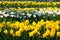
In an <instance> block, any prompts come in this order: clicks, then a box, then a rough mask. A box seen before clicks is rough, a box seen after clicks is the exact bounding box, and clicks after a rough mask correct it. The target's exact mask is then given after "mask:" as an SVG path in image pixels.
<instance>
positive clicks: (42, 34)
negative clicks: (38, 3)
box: [0, 19, 60, 40]
mask: <svg viewBox="0 0 60 40" xmlns="http://www.w3.org/2000/svg"><path fill="white" fill-rule="evenodd" d="M29 21H30V20H25V21H24V22H19V21H15V22H1V23H0V39H2V40H8V39H9V40H24V39H25V40H40V39H41V40H43V39H44V40H52V39H53V40H55V39H56V40H59V39H60V21H59V20H57V21H53V20H51V21H48V20H46V21H44V20H43V19H42V20H40V21H39V22H37V23H36V22H34V21H33V22H32V23H30V22H29Z"/></svg>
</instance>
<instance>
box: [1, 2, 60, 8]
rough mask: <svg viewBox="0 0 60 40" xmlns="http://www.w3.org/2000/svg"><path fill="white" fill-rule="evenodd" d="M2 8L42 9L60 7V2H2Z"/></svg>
mask: <svg viewBox="0 0 60 40" xmlns="http://www.w3.org/2000/svg"><path fill="white" fill-rule="evenodd" d="M0 7H2V8H6V7H7V8H11V7H12V8H13V7H15V8H18V7H21V8H25V7H28V8H31V7H34V8H36V7H37V8H40V7H60V2H36V1H2V2H1V1H0Z"/></svg>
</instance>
